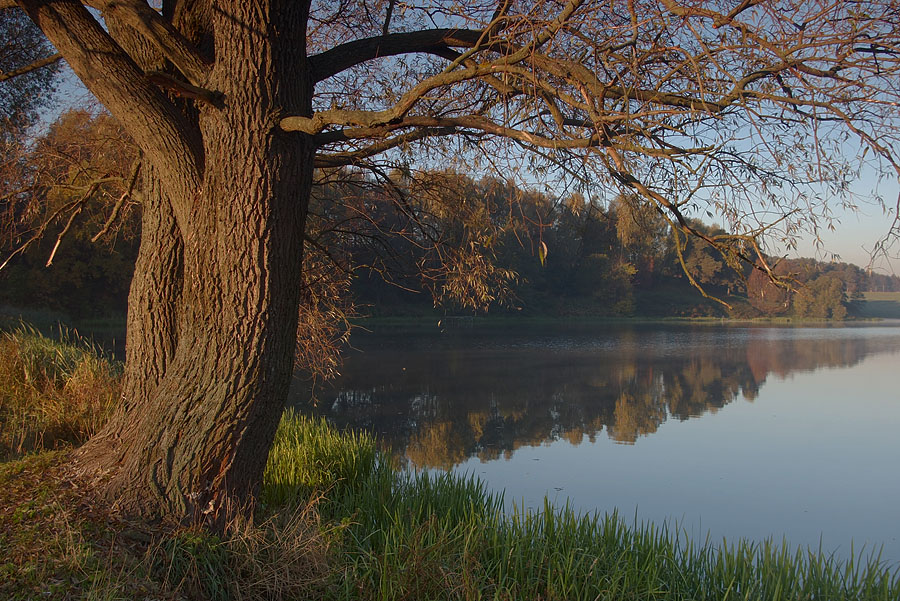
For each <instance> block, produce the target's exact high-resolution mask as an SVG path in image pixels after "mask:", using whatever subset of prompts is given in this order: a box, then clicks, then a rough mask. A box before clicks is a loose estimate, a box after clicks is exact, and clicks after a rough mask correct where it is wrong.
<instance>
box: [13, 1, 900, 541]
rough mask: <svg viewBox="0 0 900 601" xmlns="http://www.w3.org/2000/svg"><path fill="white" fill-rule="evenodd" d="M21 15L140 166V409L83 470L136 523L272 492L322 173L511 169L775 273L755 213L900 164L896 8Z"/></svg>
mask: <svg viewBox="0 0 900 601" xmlns="http://www.w3.org/2000/svg"><path fill="white" fill-rule="evenodd" d="M11 4H12V3H11V2H9V1H8V0H4V1H3V3H2V4H0V6H3V7H6V6H10V5H11ZM16 4H17V5H18V6H20V7H22V8H23V9H24V10H25V12H27V13H28V15H29V16H30V17H31V18H32V19H33V20H34V22H35V23H36V24H37V25H38V26H39V27H40V28H41V30H42V31H43V32H44V33H45V34H46V36H47V37H48V38H49V39H50V40H51V41H52V43H53V45H54V46H55V47H56V48H57V49H58V50H59V52H60V53H61V54H62V55H63V56H64V57H65V59H66V60H67V61H68V63H69V65H70V66H71V68H72V69H73V71H74V72H75V73H76V74H77V76H78V77H79V78H80V79H81V80H82V81H83V82H84V84H85V85H86V86H87V87H88V89H89V90H90V91H91V92H93V94H94V95H95V96H96V97H97V98H98V99H99V100H100V102H102V103H103V105H104V106H105V107H106V108H107V110H108V111H109V112H110V113H111V114H112V115H113V116H114V117H115V118H116V119H117V120H118V121H119V122H120V123H121V124H122V126H123V127H124V128H125V130H126V131H127V132H128V134H129V135H130V136H131V138H132V139H133V140H134V141H135V143H136V144H137V146H138V147H139V148H140V149H141V153H142V157H143V167H142V171H141V173H142V175H141V183H140V185H141V196H142V208H143V218H142V219H143V221H142V238H141V249H140V253H139V256H138V259H137V264H136V270H135V276H134V280H133V283H132V287H131V292H130V298H129V317H128V348H127V354H126V368H125V381H124V395H123V396H124V399H123V403H122V407H121V409H120V411H119V412H118V413H117V415H116V416H115V417H114V418H113V419H112V421H111V422H110V424H109V425H108V426H107V427H106V428H105V429H104V430H103V432H101V433H100V434H98V435H97V436H96V437H95V438H94V439H92V440H91V441H90V442H89V443H88V444H87V445H86V446H85V447H83V449H82V451H81V452H80V454H79V456H78V457H77V458H76V459H75V467H76V468H77V469H78V470H80V471H81V473H83V474H89V475H92V476H97V477H96V478H94V479H93V480H92V482H93V486H94V487H95V488H96V489H97V490H98V491H100V492H101V493H103V494H105V495H106V496H108V497H109V498H111V499H115V501H116V502H117V503H118V505H119V506H120V507H121V508H122V509H124V510H127V511H131V512H135V513H139V514H144V515H151V516H168V517H174V518H176V519H198V518H202V517H205V518H207V519H210V520H212V521H213V522H214V523H216V524H219V525H221V524H223V523H224V521H225V520H226V519H227V516H228V515H229V513H230V511H233V510H234V509H235V507H236V506H238V505H242V504H243V503H245V502H246V501H248V499H250V498H252V496H253V493H254V491H255V490H256V488H257V486H258V485H259V482H260V479H261V474H262V469H263V466H264V464H265V461H266V454H267V450H268V448H269V445H270V442H271V440H272V438H273V435H274V432H275V428H276V426H277V423H278V419H279V415H280V413H281V408H282V401H283V399H284V397H285V394H286V392H287V388H288V383H289V380H290V375H291V364H292V354H293V350H294V344H295V341H294V333H295V332H296V329H297V314H298V304H299V300H300V294H299V285H298V282H300V281H301V276H302V274H301V265H302V253H303V241H304V228H305V225H306V216H307V210H308V204H309V195H310V189H311V185H312V179H313V169H314V167H316V166H320V167H338V166H347V165H350V166H353V167H354V168H355V169H383V168H384V164H383V163H384V162H386V161H397V162H399V163H404V164H410V163H411V162H412V161H413V160H414V159H416V158H417V157H419V156H422V157H424V158H423V161H424V162H425V163H427V162H428V161H429V159H430V160H431V161H440V162H447V161H449V160H450V157H454V156H456V157H459V158H460V159H461V160H464V161H467V162H470V163H471V164H473V165H477V164H482V165H494V164H498V162H500V161H504V162H506V161H509V162H510V163H512V164H513V165H514V166H515V167H517V168H521V169H522V170H526V171H527V170H529V169H531V173H532V174H534V175H533V176H531V177H541V178H542V179H544V180H548V181H549V180H552V179H554V178H556V179H562V178H570V179H573V181H580V182H582V185H585V186H587V185H589V184H590V185H600V186H603V187H607V188H609V189H614V190H616V191H617V192H628V193H634V194H638V195H640V196H642V197H643V198H644V199H645V201H648V202H653V203H655V205H656V206H657V207H659V208H660V209H661V210H662V211H663V213H664V214H666V215H667V216H668V218H669V220H670V225H671V226H674V227H675V228H676V229H678V230H680V231H681V232H682V233H685V234H690V235H695V236H698V237H700V238H701V239H704V240H706V241H707V242H708V243H709V244H711V245H713V246H715V247H716V248H718V249H720V250H721V251H722V252H724V253H726V254H728V255H730V256H734V257H738V258H742V259H743V260H746V261H748V262H752V263H754V264H756V265H757V266H758V267H759V268H761V269H763V270H767V269H768V263H767V262H766V260H765V256H764V254H763V253H762V251H761V249H760V247H759V243H758V236H759V235H761V234H762V233H764V232H767V233H769V234H773V233H775V230H774V229H769V230H764V229H762V228H763V226H762V224H760V223H757V222H755V221H753V220H754V219H756V218H759V217H761V216H769V217H771V219H772V220H773V221H777V220H778V219H779V218H781V217H783V216H785V215H787V216H788V218H787V219H786V220H785V221H782V222H779V223H780V224H781V225H780V227H782V228H790V227H793V226H794V225H795V224H796V222H797V220H798V219H799V218H800V217H797V216H796V215H795V214H793V213H791V209H792V208H793V207H794V206H804V207H807V206H808V207H811V208H812V209H813V214H815V210H816V209H817V208H818V209H820V210H821V209H822V207H821V206H819V205H817V204H816V200H815V199H816V197H817V196H816V193H817V192H818V191H819V190H820V189H821V187H824V186H828V185H831V186H832V187H833V188H834V190H835V192H836V193H838V194H840V193H846V190H847V188H846V186H844V185H843V184H844V183H845V180H846V178H847V177H848V174H849V173H851V171H850V170H849V169H848V168H847V162H846V161H845V160H844V158H843V157H842V156H841V155H840V154H839V153H838V150H840V148H841V147H842V145H841V142H842V141H843V140H844V139H845V138H846V136H853V137H854V138H855V140H856V141H857V144H858V146H859V148H860V156H858V157H851V158H857V159H860V160H869V161H877V162H878V166H879V167H885V166H887V167H890V168H894V169H896V168H897V164H896V162H895V161H894V156H893V145H895V144H896V141H897V136H898V135H900V133H898V132H900V128H897V125H898V123H897V120H898V119H897V117H898V115H897V109H896V107H897V100H898V98H897V95H898V94H897V88H896V85H895V84H896V77H897V72H898V67H900V57H898V54H897V45H898V23H897V21H896V15H897V14H898V13H897V5H896V2H895V0H880V1H879V0H873V1H872V2H843V1H837V0H814V1H808V0H803V1H801V0H783V1H776V0H760V1H752V0H744V1H741V2H737V1H736V0H735V1H734V2H727V3H723V2H719V1H716V2H703V1H702V0H687V1H683V2H679V1H677V0H661V1H659V2H656V1H653V2H651V1H649V0H629V1H624V0H623V1H612V2H609V1H608V0H604V1H602V2H601V1H599V0H597V1H590V0H571V1H568V2H561V1H551V0H541V1H539V2H527V3H524V2H523V3H519V2H515V1H506V0H502V1H499V2H480V1H477V0H476V1H473V2H468V3H459V2H450V1H447V2H444V1H441V0H432V1H425V2H422V3H415V5H411V4H407V3H402V4H401V3H396V2H394V1H393V0H370V1H364V0H360V1H359V2H340V3H329V2H307V1H303V0H256V1H253V2H248V1H246V0H221V1H218V2H213V1H211V0H195V1H176V0H164V1H163V2H162V8H161V10H156V9H153V8H151V7H150V6H149V5H148V4H145V3H144V2H142V1H141V0H115V1H113V0H87V2H86V4H88V5H90V6H91V7H92V8H93V9H94V12H91V11H88V10H87V9H86V8H85V7H84V6H83V5H82V4H81V3H80V2H76V1H74V0H18V1H17V2H16ZM723 7H724V8H723ZM849 146H852V145H849V144H844V145H843V147H849ZM864 149H865V153H864V152H863V150H864ZM426 151H427V154H426ZM379 157H380V158H379ZM523 157H526V158H525V159H523ZM527 157H530V158H527ZM694 206H709V207H712V208H715V209H716V210H718V211H719V212H720V213H722V214H723V215H724V216H725V217H726V218H727V219H728V222H729V225H730V227H731V233H725V234H721V235H715V236H711V235H708V234H704V233H702V232H697V231H695V230H693V228H692V227H691V225H690V223H689V222H688V220H687V218H686V217H685V211H688V210H690V209H691V208H692V207H694ZM808 214H809V213H804V214H803V215H802V218H803V219H806V218H807V216H808ZM820 214H821V212H820ZM792 216H793V218H792ZM826 217H827V215H826ZM766 220H768V218H767V219H766ZM789 232H790V230H788V233H789Z"/></svg>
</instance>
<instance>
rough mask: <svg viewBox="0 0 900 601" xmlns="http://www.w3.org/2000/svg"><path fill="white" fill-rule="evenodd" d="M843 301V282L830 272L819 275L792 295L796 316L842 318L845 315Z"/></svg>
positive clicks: (845, 309) (844, 300) (845, 310)
mask: <svg viewBox="0 0 900 601" xmlns="http://www.w3.org/2000/svg"><path fill="white" fill-rule="evenodd" d="M845 302H846V299H845V295H844V284H843V282H841V280H839V279H838V278H837V277H835V276H834V275H831V274H826V275H821V276H819V277H817V278H815V279H814V280H812V281H810V282H809V283H807V284H806V286H804V287H803V288H802V289H800V290H799V291H798V292H797V294H796V295H795V296H794V314H795V315H797V316H798V317H817V318H819V319H829V318H830V319H844V317H846V315H847V308H846V307H845V306H844V303H845Z"/></svg>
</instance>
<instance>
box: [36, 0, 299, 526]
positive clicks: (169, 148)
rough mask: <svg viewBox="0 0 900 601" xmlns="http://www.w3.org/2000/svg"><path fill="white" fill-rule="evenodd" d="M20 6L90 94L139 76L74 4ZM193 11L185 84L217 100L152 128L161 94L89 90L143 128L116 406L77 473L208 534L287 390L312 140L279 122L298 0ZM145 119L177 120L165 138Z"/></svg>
mask: <svg viewBox="0 0 900 601" xmlns="http://www.w3.org/2000/svg"><path fill="white" fill-rule="evenodd" d="M25 4H26V9H27V10H28V12H29V14H30V15H31V16H32V18H34V19H35V21H36V22H37V23H38V24H39V25H40V26H41V27H42V29H43V30H44V31H45V33H46V34H47V35H48V37H50V38H51V40H52V41H53V42H54V44H56V45H57V47H59V48H61V49H62V50H63V52H66V51H68V52H69V53H70V54H71V53H76V52H77V53H81V54H82V56H81V57H78V54H75V55H74V56H76V57H77V58H75V59H74V60H72V59H70V62H71V63H72V65H73V68H74V70H75V71H76V73H77V74H78V75H79V76H80V77H81V78H82V79H83V80H85V81H86V82H88V85H89V86H91V83H92V82H96V81H97V80H98V79H100V78H103V77H109V76H110V75H109V74H108V73H105V72H104V69H112V70H113V71H115V73H113V79H115V78H118V79H125V80H128V79H129V77H131V76H132V74H133V73H136V72H137V71H138V70H137V69H136V68H135V67H134V66H133V65H129V64H127V57H123V58H122V60H121V61H120V62H122V63H125V64H118V65H117V64H112V66H111V67H107V66H106V64H105V63H104V62H103V61H104V59H103V58H100V57H95V56H91V53H100V52H104V51H106V50H107V48H108V47H109V46H111V44H112V41H111V40H110V39H108V37H107V36H106V34H105V33H104V32H103V31H102V30H99V28H98V26H96V24H94V23H92V21H93V20H92V19H91V18H90V17H89V16H88V15H86V14H85V11H84V9H83V8H82V7H81V6H80V4H78V3H73V2H50V3H33V4H32V3H25ZM202 4H203V3H196V6H195V11H194V15H193V16H194V17H195V18H190V17H191V15H183V16H182V17H183V18H182V20H183V21H184V22H186V23H189V24H196V23H197V22H198V21H202V20H203V19H208V21H207V23H206V24H207V25H208V27H209V28H210V29H211V32H212V33H214V35H213V36H212V38H213V39H214V40H215V43H214V46H213V47H211V48H210V50H211V54H212V55H213V56H215V62H214V64H213V66H212V67H211V68H210V69H209V71H208V73H207V74H206V77H205V79H204V81H202V82H198V83H202V84H203V85H204V87H206V88H208V89H215V90H216V91H217V92H218V93H219V95H220V97H221V98H222V99H223V100H222V102H221V103H218V105H217V106H215V107H213V106H205V107H202V108H201V109H200V110H199V112H196V114H193V115H192V114H190V112H188V111H183V112H181V113H180V114H175V115H171V114H170V115H163V116H164V117H166V119H165V120H163V119H162V118H161V117H160V115H159V113H161V112H168V113H172V112H173V111H172V106H173V105H174V103H168V104H166V103H164V102H163V100H162V99H160V100H158V103H159V104H160V105H161V107H162V110H161V111H160V110H159V109H155V108H154V107H152V106H151V107H149V108H148V107H147V106H146V105H144V104H143V103H139V102H128V101H127V100H126V101H123V100H122V99H121V96H120V95H117V94H115V93H113V92H115V91H114V90H110V91H107V90H106V89H105V88H106V86H105V85H104V84H103V83H102V82H100V83H97V84H95V85H92V86H91V89H92V91H94V93H95V94H97V95H98V97H100V99H101V101H103V102H104V104H105V105H106V106H107V107H108V108H109V109H110V111H111V112H113V114H114V115H116V116H118V117H119V118H120V120H122V121H123V122H134V121H135V120H137V121H138V122H140V121H144V123H143V124H139V125H138V127H137V130H136V131H137V134H136V138H137V141H138V143H139V144H140V145H141V147H142V149H143V150H144V159H145V161H146V162H148V163H149V165H148V169H147V170H145V172H144V176H143V190H142V198H143V210H144V213H143V223H142V241H141V251H140V256H139V259H138V262H137V266H136V271H135V277H134V280H133V283H132V288H131V293H130V297H129V317H128V326H127V327H128V332H127V361H126V366H127V367H126V374H125V381H124V388H123V404H122V407H121V408H120V409H119V410H118V412H117V414H116V415H115V416H114V418H113V419H112V420H111V421H110V422H109V424H108V425H107V426H106V428H105V429H104V430H103V431H102V432H101V433H100V434H98V435H97V436H96V437H94V438H93V439H92V440H91V441H90V442H89V443H88V444H87V445H85V446H84V447H83V448H82V449H81V451H80V452H79V454H78V456H77V457H76V459H75V468H76V470H78V471H80V472H81V473H84V474H89V475H90V476H91V477H93V478H97V477H101V478H102V485H101V486H100V487H99V489H100V490H101V491H102V492H103V493H104V494H105V495H106V496H107V497H108V498H109V499H110V500H111V501H113V502H115V503H116V504H117V505H118V506H119V507H121V509H123V510H124V511H126V512H129V513H133V514H138V515H143V516H147V517H161V516H169V517H175V518H177V519H199V518H201V517H203V516H206V519H207V520H210V521H212V522H213V523H217V524H218V525H220V526H221V525H222V522H223V521H224V520H225V519H227V518H228V516H229V515H230V513H231V511H232V510H233V509H234V507H231V506H230V503H231V502H232V501H235V500H236V501H237V502H238V503H244V502H247V501H248V499H250V498H252V495H253V494H254V493H255V492H256V489H257V487H258V485H259V481H260V477H261V474H262V470H263V468H264V466H265V461H266V456H267V452H268V449H269V446H270V445H271V441H272V438H273V437H274V433H275V429H276V427H277V425H278V421H279V418H280V414H281V408H282V406H283V402H284V398H285V397H286V395H287V390H288V386H289V383H290V377H291V371H292V364H293V352H294V348H295V332H296V328H297V314H298V302H299V292H300V286H299V282H300V275H301V273H300V268H301V264H302V241H303V232H304V222H305V217H306V211H307V206H308V199H309V193H310V189H311V185H312V169H313V156H314V147H313V143H312V138H311V136H308V135H300V136H298V135H297V134H293V133H286V132H284V131H282V130H281V129H280V128H279V127H278V117H279V115H280V114H281V112H282V111H289V112H290V113H291V114H294V113H297V114H311V102H312V81H311V79H310V78H309V77H304V75H303V74H304V73H305V72H306V68H305V64H306V56H305V48H304V44H302V43H297V40H303V39H305V27H306V18H307V14H306V7H305V6H304V3H303V2H292V1H284V2H278V1H272V2H256V3H246V2H241V1H235V2H231V3H219V8H220V10H217V11H215V12H208V11H206V10H205V7H204V6H201V5H202ZM223 5H227V6H223ZM197 14H199V15H200V17H197V16H196V15H197ZM104 16H107V17H108V18H107V20H108V21H109V22H111V23H113V24H115V23H116V22H115V18H116V15H115V14H114V13H108V14H107V13H105V14H104ZM73 30H74V35H73ZM110 33H111V34H112V35H114V36H128V35H134V34H133V32H128V31H127V28H126V27H110ZM206 33H207V32H204V31H203V27H199V32H195V35H194V36H193V37H196V38H201V37H203V36H204V35H205V34H206ZM73 37H74V38H76V40H75V42H76V43H77V44H78V45H79V46H80V48H78V49H77V50H76V49H75V48H71V46H73V43H72V38H73ZM121 45H122V46H126V44H121ZM85 49H87V52H85ZM79 59H80V60H79ZM134 79H135V85H143V86H146V85H147V84H146V79H145V78H141V79H138V78H134ZM104 94H106V97H104ZM158 94H159V92H158V91H157V90H146V93H145V94H144V95H145V96H147V97H149V98H150V100H151V102H152V101H153V100H154V97H155V96H156V95H158ZM184 121H187V122H188V123H187V124H183V123H182V122H184ZM191 121H194V122H193V123H191ZM160 123H163V124H164V125H167V126H168V127H173V128H178V127H181V129H179V131H177V132H174V133H173V135H171V136H167V135H166V133H167V132H166V131H165V129H163V128H160ZM192 126H193V127H195V128H196V131H197V133H199V135H193V136H192V135H191V134H190V132H191V130H192ZM142 129H143V130H144V131H143V135H146V137H147V139H144V140H141V136H142V132H141V130H142ZM152 129H155V130H156V131H150V130H152ZM160 129H162V131H160ZM134 131H135V129H132V132H134ZM176 134H177V135H176ZM153 139H155V140H156V141H155V142H154V141H153ZM185 140H187V141H188V142H187V143H185V142H184V141H185Z"/></svg>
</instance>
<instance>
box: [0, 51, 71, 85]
mask: <svg viewBox="0 0 900 601" xmlns="http://www.w3.org/2000/svg"><path fill="white" fill-rule="evenodd" d="M61 58H62V54H59V53H58V52H57V53H56V54H54V55H52V56H48V57H47V58H42V59H40V60H36V61H34V62H33V63H31V64H30V65H26V66H24V67H19V68H18V69H13V70H12V71H7V72H6V73H0V81H6V80H7V79H12V78H13V77H18V76H20V75H25V74H26V73H31V72H32V71H36V70H38V69H40V68H42V67H46V66H47V65H52V64H53V63H55V62H56V61H58V60H60V59H61Z"/></svg>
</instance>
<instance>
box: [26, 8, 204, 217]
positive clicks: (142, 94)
mask: <svg viewBox="0 0 900 601" xmlns="http://www.w3.org/2000/svg"><path fill="white" fill-rule="evenodd" d="M20 5H21V6H22V8H23V9H24V10H25V12H26V13H28V15H29V16H30V17H31V19H32V20H33V21H34V22H35V23H36V24H37V25H38V27H40V28H41V30H43V32H44V34H45V35H46V36H47V37H48V38H49V39H50V41H51V42H52V43H53V45H54V46H56V48H57V49H58V50H59V51H60V53H61V54H62V55H63V56H64V57H65V58H66V60H67V61H68V63H69V65H70V66H71V67H72V69H73V70H74V71H75V74H76V75H78V77H79V78H80V79H81V81H82V82H83V83H84V84H85V86H87V88H88V89H89V90H90V91H91V92H92V93H93V94H94V95H95V96H96V97H97V98H98V99H99V100H100V101H101V102H102V103H103V104H104V105H105V106H106V108H107V109H108V110H109V111H110V113H112V115H113V116H114V117H116V118H117V119H118V120H119V123H121V124H122V125H123V126H124V127H126V128H127V130H128V133H129V134H130V135H131V137H132V139H133V140H134V141H135V142H136V143H137V144H138V146H140V147H141V148H142V149H143V150H144V152H145V153H146V156H147V159H148V160H149V161H150V162H151V163H152V164H153V165H154V166H156V167H158V168H159V169H160V171H161V172H162V173H167V174H171V177H169V178H167V182H169V184H170V185H173V186H177V189H174V190H173V195H172V197H173V198H185V199H187V198H191V197H192V194H193V191H195V190H196V189H197V188H198V187H199V185H200V173H201V169H202V166H203V146H202V143H201V140H200V135H199V132H198V131H197V130H196V128H195V127H193V126H192V125H191V124H190V123H189V122H188V121H187V119H186V118H185V116H184V115H183V114H182V113H181V111H179V110H178V109H177V108H176V107H175V105H174V104H173V103H172V102H171V101H170V100H169V99H168V98H167V97H166V96H165V94H163V93H162V92H161V91H160V90H159V89H158V88H157V87H156V86H154V85H153V83H151V82H150V80H149V79H148V78H147V77H145V75H144V73H143V72H142V71H141V69H140V68H139V67H138V66H137V65H136V64H135V62H134V61H133V60H132V59H131V57H130V56H128V54H127V53H126V52H125V51H124V50H122V48H121V47H120V46H119V45H118V44H116V42H115V41H114V40H113V39H112V38H111V37H110V36H109V34H108V33H107V32H106V31H105V30H104V29H103V27H101V26H100V24H99V23H98V22H97V20H96V19H95V18H94V17H93V16H92V15H91V14H90V13H89V12H88V11H87V10H86V9H85V8H84V7H83V6H82V5H81V4H80V3H76V2H66V1H63V0H57V1H53V0H50V1H47V0H44V1H41V0H20ZM174 209H175V213H176V215H177V216H178V218H179V222H181V223H182V224H184V223H186V220H187V214H188V207H187V206H176V207H174Z"/></svg>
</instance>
